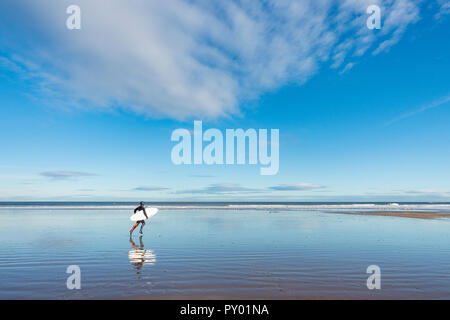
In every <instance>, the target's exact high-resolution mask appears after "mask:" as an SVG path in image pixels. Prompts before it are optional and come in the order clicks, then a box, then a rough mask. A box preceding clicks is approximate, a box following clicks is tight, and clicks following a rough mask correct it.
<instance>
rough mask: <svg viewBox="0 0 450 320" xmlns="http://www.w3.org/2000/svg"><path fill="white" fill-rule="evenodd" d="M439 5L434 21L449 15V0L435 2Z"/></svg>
mask: <svg viewBox="0 0 450 320" xmlns="http://www.w3.org/2000/svg"><path fill="white" fill-rule="evenodd" d="M437 2H438V5H439V12H438V13H436V14H435V15H434V17H435V18H436V19H438V20H439V19H441V18H442V17H444V16H446V15H448V14H450V1H449V0H437Z"/></svg>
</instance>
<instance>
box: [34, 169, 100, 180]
mask: <svg viewBox="0 0 450 320" xmlns="http://www.w3.org/2000/svg"><path fill="white" fill-rule="evenodd" d="M40 175H41V176H43V177H46V178H51V179H55V180H64V179H71V178H80V177H92V176H96V174H94V173H88V172H80V171H45V172H41V173H40Z"/></svg>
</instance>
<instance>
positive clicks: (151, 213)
mask: <svg viewBox="0 0 450 320" xmlns="http://www.w3.org/2000/svg"><path fill="white" fill-rule="evenodd" d="M145 212H146V213H147V217H149V218H150V217H153V216H154V215H155V214H157V213H158V208H153V207H148V208H147V207H146V208H145ZM130 220H131V221H140V220H147V218H146V217H145V214H144V211H143V210H139V211H137V212H136V213H134V214H133V215H132V216H131V217H130Z"/></svg>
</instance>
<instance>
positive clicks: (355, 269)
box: [0, 203, 450, 299]
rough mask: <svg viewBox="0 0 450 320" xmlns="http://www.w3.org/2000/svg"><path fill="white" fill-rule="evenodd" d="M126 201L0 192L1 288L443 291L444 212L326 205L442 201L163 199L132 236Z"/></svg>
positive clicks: (272, 293)
mask: <svg viewBox="0 0 450 320" xmlns="http://www.w3.org/2000/svg"><path fill="white" fill-rule="evenodd" d="M134 206H135V205H134V204H133V203H83V204H79V203H20V204H18V203H1V204H0V299H107V298H124V299H127V298H155V299H158V298H204V299H211V298H227V299H228V298H236V299H239V298H255V299H258V298H263V299H264V298H272V299H302V298H305V299H316V298H325V299H327V298H342V299H352V298H360V299H379V298H387V299H413V298H418V299H450V272H449V270H450V219H411V218H399V217H385V216H359V215H343V214H336V213H330V211H333V212H339V210H346V211H348V210H349V209H350V210H358V211H360V210H371V211H373V210H374V209H376V210H405V209H407V210H421V211H423V210H444V211H445V210H447V211H448V209H449V208H450V204H448V203H447V204H446V203H440V204H429V203H409V204H408V203H399V204H388V203H372V204H369V203H359V204H356V203H346V204H338V203H307V204H305V203H296V204H293V203H290V204H285V203H271V204H261V203H259V204H258V203H251V204H249V203H233V204H230V203H175V204H174V203H165V204H162V203H160V204H158V205H157V206H158V207H159V208H160V212H159V213H158V214H157V215H156V216H154V217H153V218H152V219H151V221H150V222H149V223H147V224H146V226H145V227H144V235H143V236H142V237H140V235H139V233H138V231H139V229H136V230H135V232H134V236H133V238H132V239H131V240H130V237H129V233H128V232H129V229H130V228H131V226H132V222H131V221H130V220H129V216H130V214H131V208H133V207H134ZM71 265H76V266H79V268H80V270H81V289H80V290H76V289H75V290H69V289H68V288H67V285H66V281H67V279H68V277H69V276H70V274H68V273H66V270H67V268H68V267H69V266H71ZM370 265H377V266H379V267H380V270H381V289H380V290H369V289H368V288H367V286H366V281H367V278H368V277H369V276H370V274H367V273H366V270H367V267H368V266H370Z"/></svg>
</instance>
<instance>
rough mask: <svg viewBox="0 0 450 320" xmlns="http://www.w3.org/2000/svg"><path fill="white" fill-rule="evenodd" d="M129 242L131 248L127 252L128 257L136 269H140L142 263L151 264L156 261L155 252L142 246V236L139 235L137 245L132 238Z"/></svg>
mask: <svg viewBox="0 0 450 320" xmlns="http://www.w3.org/2000/svg"><path fill="white" fill-rule="evenodd" d="M130 243H131V246H132V247H133V250H130V251H129V252H128V258H129V259H130V263H131V264H132V265H134V266H135V268H136V269H137V270H138V271H139V270H141V269H142V267H143V266H144V265H148V266H153V265H154V264H155V263H156V254H155V253H154V252H153V250H146V249H145V248H144V243H143V242H142V236H140V237H139V247H138V246H137V245H136V244H135V243H134V241H133V239H132V238H130Z"/></svg>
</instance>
